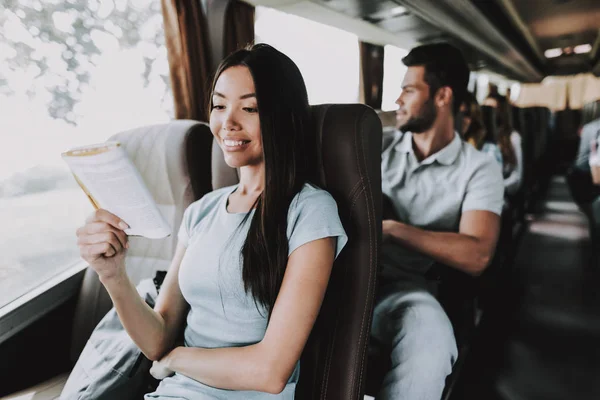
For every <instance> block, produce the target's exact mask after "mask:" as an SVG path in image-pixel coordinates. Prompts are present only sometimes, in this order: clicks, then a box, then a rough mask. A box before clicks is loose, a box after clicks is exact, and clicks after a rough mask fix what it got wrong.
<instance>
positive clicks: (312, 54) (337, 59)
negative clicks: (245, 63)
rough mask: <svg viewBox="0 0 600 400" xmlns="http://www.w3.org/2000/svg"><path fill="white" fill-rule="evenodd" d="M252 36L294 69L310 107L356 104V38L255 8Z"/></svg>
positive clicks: (290, 16)
mask: <svg viewBox="0 0 600 400" xmlns="http://www.w3.org/2000/svg"><path fill="white" fill-rule="evenodd" d="M255 35H256V39H255V42H256V43H260V42H263V43H268V44H270V45H271V46H273V47H276V48H277V49H278V50H280V51H282V52H283V53H285V54H286V55H287V56H289V57H290V58H291V59H292V60H293V61H294V62H295V63H296V64H297V65H298V68H300V72H301V73H302V76H303V77H304V80H305V82H306V89H307V90H308V99H309V101H310V103H311V104H321V103H357V102H358V90H359V65H360V60H359V52H358V37H357V36H356V35H354V34H352V33H348V32H346V31H343V30H341V29H337V28H334V27H331V26H327V25H323V24H320V23H318V22H314V21H310V20H308V19H305V18H302V17H298V16H295V15H291V14H285V13H283V12H281V11H277V10H274V9H271V8H266V7H256V23H255Z"/></svg>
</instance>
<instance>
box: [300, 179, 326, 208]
mask: <svg viewBox="0 0 600 400" xmlns="http://www.w3.org/2000/svg"><path fill="white" fill-rule="evenodd" d="M301 202H310V203H319V202H334V203H335V200H334V199H333V196H331V194H330V193H329V192H328V191H327V190H324V189H321V188H320V187H318V186H316V185H314V184H312V183H305V184H304V186H303V187H302V189H301V190H300V192H298V194H297V195H296V197H295V198H294V201H293V202H292V204H293V205H296V203H301Z"/></svg>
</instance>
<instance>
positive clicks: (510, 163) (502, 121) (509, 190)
mask: <svg viewBox="0 0 600 400" xmlns="http://www.w3.org/2000/svg"><path fill="white" fill-rule="evenodd" d="M496 125H497V127H498V128H497V129H498V147H499V148H500V151H501V153H502V173H503V175H504V189H505V191H506V194H508V195H513V194H515V193H516V192H517V190H519V187H521V181H522V180H523V147H522V145H521V135H520V134H519V133H518V132H517V131H515V130H514V129H513V127H512V123H511V118H510V104H508V100H507V98H506V97H504V96H498V97H497V107H496Z"/></svg>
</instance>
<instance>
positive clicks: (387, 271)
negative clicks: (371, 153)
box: [371, 43, 504, 400]
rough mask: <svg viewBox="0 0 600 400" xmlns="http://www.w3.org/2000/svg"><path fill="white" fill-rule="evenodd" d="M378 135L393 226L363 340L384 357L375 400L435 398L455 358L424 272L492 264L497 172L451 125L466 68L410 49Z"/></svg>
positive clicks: (388, 223)
mask: <svg viewBox="0 0 600 400" xmlns="http://www.w3.org/2000/svg"><path fill="white" fill-rule="evenodd" d="M402 61H403V63H404V64H405V65H406V66H407V67H408V70H407V72H406V75H405V77H404V81H403V83H402V93H401V94H400V97H398V100H396V104H398V111H397V113H396V121H397V127H398V129H397V130H394V131H393V132H389V133H386V134H385V135H384V143H383V152H382V164H381V170H382V188H383V193H384V194H385V195H386V196H387V197H388V198H389V200H390V203H391V207H392V208H393V211H394V214H395V215H396V218H395V219H385V218H384V221H383V237H384V244H383V249H382V266H381V267H382V269H381V275H380V279H379V288H378V296H377V299H376V302H375V309H374V316H373V324H372V329H371V342H372V344H376V345H377V346H379V347H380V348H386V349H388V351H389V352H390V358H391V369H390V370H389V371H388V372H387V374H386V375H385V379H384V382H383V386H382V388H381V391H380V393H379V394H378V396H377V400H380V399H382V400H391V399H394V400H398V399H407V400H439V399H440V398H441V395H442V391H443V389H444V383H445V378H446V376H447V375H448V374H450V372H451V371H452V366H453V363H454V361H455V359H456V357H457V347H456V340H455V337H454V332H453V329H452V325H451V323H450V320H449V319H448V316H447V315H446V313H445V312H444V309H443V308H442V306H441V305H440V303H439V301H438V300H437V299H436V288H435V282H434V281H432V280H431V279H429V276H428V274H429V273H430V272H431V271H432V268H434V266H436V264H437V265H443V266H444V268H452V269H456V270H459V271H462V272H464V273H466V274H469V275H473V276H476V275H479V274H481V273H482V272H483V270H484V269H485V268H486V267H487V265H488V264H489V262H490V260H491V259H492V257H493V254H494V251H495V248H496V242H497V239H498V234H499V230H500V214H501V212H502V206H503V194H504V185H503V178H502V172H501V170H500V166H499V165H498V163H497V162H495V160H493V159H492V158H491V157H489V156H487V155H486V154H483V153H481V152H479V151H477V150H476V149H475V148H473V146H471V145H469V144H467V143H465V142H463V140H462V139H461V137H460V135H459V134H458V133H457V132H455V131H454V126H455V125H454V118H455V114H456V113H457V112H458V110H459V107H460V104H461V102H462V99H463V98H464V96H465V93H466V90H467V84H468V81H469V69H468V66H467V64H466V62H465V60H464V58H463V56H462V54H461V52H460V51H459V50H458V49H456V48H455V47H453V46H451V45H449V44H447V43H437V44H431V45H424V46H420V47H417V48H414V49H413V50H411V51H410V53H409V54H408V55H407V56H406V57H405V58H403V60H402Z"/></svg>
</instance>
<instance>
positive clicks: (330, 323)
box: [212, 104, 382, 400]
mask: <svg viewBox="0 0 600 400" xmlns="http://www.w3.org/2000/svg"><path fill="white" fill-rule="evenodd" d="M311 114H312V120H313V123H314V129H313V133H314V135H315V136H314V137H313V140H314V142H313V143H314V148H315V149H316V152H315V153H313V154H311V155H310V158H311V159H313V160H314V163H315V167H316V168H315V176H314V181H315V183H317V184H318V185H319V186H320V187H322V188H323V189H326V190H327V191H329V193H331V195H332V196H333V197H334V198H335V200H336V202H337V204H338V209H339V213H340V218H341V220H342V223H343V225H344V228H345V230H346V233H347V234H348V237H349V242H348V245H347V246H346V248H345V249H344V250H343V251H342V253H341V254H340V256H339V257H338V259H337V260H336V262H335V265H334V268H333V272H332V276H331V278H330V281H329V287H328V289H327V294H326V296H325V300H324V302H323V306H322V308H321V312H320V314H319V317H318V319H317V322H316V324H315V327H314V329H313V332H312V333H311V336H310V338H309V340H308V343H307V345H306V347H305V349H304V352H303V354H302V359H301V364H300V369H301V374H300V382H299V384H298V386H297V390H296V398H297V399H300V400H304V399H306V400H314V399H322V400H325V399H331V400H335V399H339V400H353V399H354V400H362V399H363V395H364V387H365V370H366V355H367V345H368V339H369V331H370V327H371V318H372V311H373V301H374V294H375V284H376V272H377V265H378V259H379V249H380V242H381V140H382V139H381V122H380V120H379V118H378V117H377V115H376V114H375V112H374V111H373V110H372V109H371V108H369V107H367V106H364V105H361V104H345V105H340V104H324V105H318V106H312V107H311ZM212 163H213V166H212V170H213V177H212V182H213V187H214V189H217V188H220V187H225V186H229V185H233V184H235V183H237V182H238V176H237V173H236V171H235V170H234V169H232V168H230V167H229V166H227V164H225V162H224V159H223V155H222V152H221V149H220V148H219V147H218V145H216V144H214V145H213V156H212Z"/></svg>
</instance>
